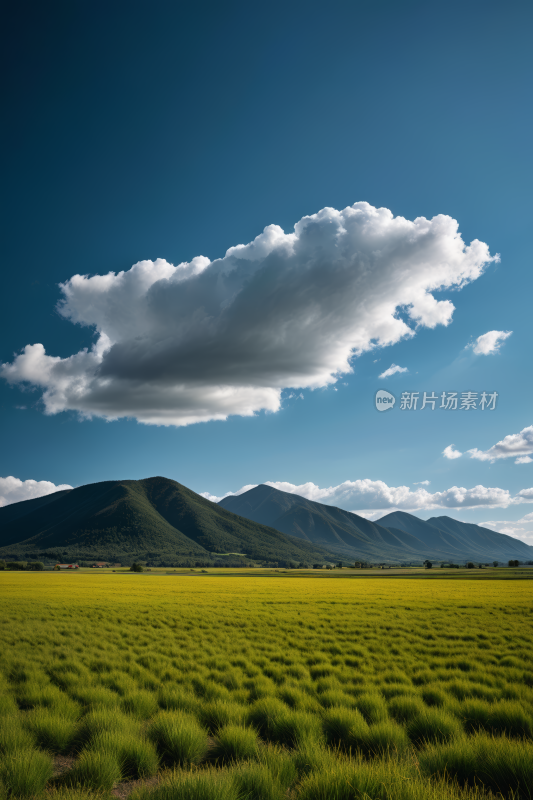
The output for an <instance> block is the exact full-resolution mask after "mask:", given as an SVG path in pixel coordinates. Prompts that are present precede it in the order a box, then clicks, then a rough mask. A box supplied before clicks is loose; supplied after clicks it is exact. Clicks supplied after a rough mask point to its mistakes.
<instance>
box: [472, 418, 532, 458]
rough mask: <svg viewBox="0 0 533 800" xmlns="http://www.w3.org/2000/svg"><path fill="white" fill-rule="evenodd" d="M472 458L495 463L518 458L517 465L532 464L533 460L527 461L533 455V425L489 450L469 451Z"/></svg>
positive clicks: (507, 437) (511, 434) (475, 449)
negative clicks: (500, 460)
mask: <svg viewBox="0 0 533 800" xmlns="http://www.w3.org/2000/svg"><path fill="white" fill-rule="evenodd" d="M467 453H468V454H469V455H470V458H476V459H478V461H490V462H494V461H496V460H497V459H500V458H516V461H515V464H530V463H531V459H530V458H529V459H526V457H527V456H529V455H530V454H531V453H533V425H530V426H529V427H528V428H523V429H522V430H521V431H520V433H510V434H509V435H508V436H506V437H505V438H504V439H502V440H501V441H500V442H497V443H496V444H495V445H493V446H492V447H490V448H489V449H488V450H478V449H477V448H474V449H473V450H467Z"/></svg>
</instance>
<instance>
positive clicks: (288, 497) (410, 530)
mask: <svg viewBox="0 0 533 800" xmlns="http://www.w3.org/2000/svg"><path fill="white" fill-rule="evenodd" d="M219 505H220V506H222V507H223V508H226V509H228V510H229V511H233V512H234V513H235V514H239V515H241V516H243V517H247V518H248V519H251V520H253V521H255V522H259V523H261V524H263V525H269V526H270V527H272V528H277V529H278V530H279V531H282V532H283V533H286V534H290V535H291V536H295V537H298V538H300V539H304V540H306V541H309V542H313V543H314V544H316V545H321V546H323V547H328V548H329V549H330V550H333V551H334V552H337V553H339V554H343V555H346V556H348V557H349V558H353V559H359V560H363V559H367V560H370V561H372V560H373V561H379V560H383V561H390V560H396V561H417V560H424V559H426V558H428V559H430V560H435V561H454V560H461V561H465V560H470V559H471V560H473V561H492V560H494V559H498V560H508V559H510V558H517V559H521V560H533V547H530V546H529V545H527V544H525V543H524V542H521V541H520V540H519V539H514V538H513V537H512V536H506V535H505V534H503V533H495V532H494V531H489V530H488V529H487V528H483V527H481V526H479V525H472V524H467V523H463V522H458V521H457V520H454V519H451V518H450V517H433V518H432V519H430V520H428V521H427V522H425V521H424V520H421V519H419V518H418V517H415V516H414V515H413V514H407V513H405V512H403V511H396V512H393V513H391V514H387V515H385V516H384V517H382V518H381V519H379V520H377V521H376V522H370V521H369V520H367V519H365V518H364V517H360V516H359V515H358V514H354V513H352V512H349V511H344V510H343V509H340V508H336V507H335V506H327V505H324V504H323V503H316V502H314V501H313V500H307V499H306V498H305V497H300V496H299V495H295V494H290V493H289V492H282V491H280V490H279V489H274V488H273V487H271V486H266V485H264V484H261V485H259V486H256V487H255V488H254V489H250V490H249V491H247V492H244V493H243V494H241V495H231V496H230V497H225V498H224V499H223V500H221V501H220V502H219Z"/></svg>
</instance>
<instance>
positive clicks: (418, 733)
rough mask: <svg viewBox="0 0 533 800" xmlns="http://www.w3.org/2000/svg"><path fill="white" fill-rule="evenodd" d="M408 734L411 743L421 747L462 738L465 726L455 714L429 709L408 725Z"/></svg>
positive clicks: (439, 709) (438, 709)
mask: <svg viewBox="0 0 533 800" xmlns="http://www.w3.org/2000/svg"><path fill="white" fill-rule="evenodd" d="M407 733H408V735H409V738H410V739H411V741H412V742H414V744H416V745H418V746H420V745H422V744H425V743H426V742H444V741H447V740H448V739H452V738H453V737H457V736H461V734H462V733H463V726H462V725H461V723H460V722H459V720H458V719H457V717H456V716H454V715H453V714H450V713H447V712H446V711H444V710H443V709H441V708H427V709H425V710H424V711H422V713H421V714H419V715H418V716H417V717H414V718H413V719H411V720H410V721H409V722H408V723H407Z"/></svg>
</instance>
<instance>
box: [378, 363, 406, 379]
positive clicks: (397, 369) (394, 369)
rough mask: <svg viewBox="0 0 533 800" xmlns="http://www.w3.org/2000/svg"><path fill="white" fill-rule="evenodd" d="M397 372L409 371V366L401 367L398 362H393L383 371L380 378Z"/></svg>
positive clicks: (388, 376)
mask: <svg viewBox="0 0 533 800" xmlns="http://www.w3.org/2000/svg"><path fill="white" fill-rule="evenodd" d="M397 372H409V370H408V369H407V367H399V366H398V365H397V364H391V365H390V367H389V368H388V369H386V370H385V372H382V373H381V375H380V376H379V377H380V378H390V376H391V375H395V374H396V373H397Z"/></svg>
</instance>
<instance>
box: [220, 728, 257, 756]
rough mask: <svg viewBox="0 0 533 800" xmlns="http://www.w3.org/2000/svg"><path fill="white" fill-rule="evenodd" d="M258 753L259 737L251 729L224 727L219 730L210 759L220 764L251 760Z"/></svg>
mask: <svg viewBox="0 0 533 800" xmlns="http://www.w3.org/2000/svg"><path fill="white" fill-rule="evenodd" d="M258 751H259V737H258V735H257V733H256V731H254V730H253V728H245V727H243V726H242V725H226V726H225V727H223V728H219V730H218V733H217V735H216V737H215V741H214V746H213V748H212V750H211V752H210V757H211V758H212V759H214V760H215V761H220V762H222V763H226V762H231V761H245V760H247V759H253V758H255V757H256V756H257V754H258Z"/></svg>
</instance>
